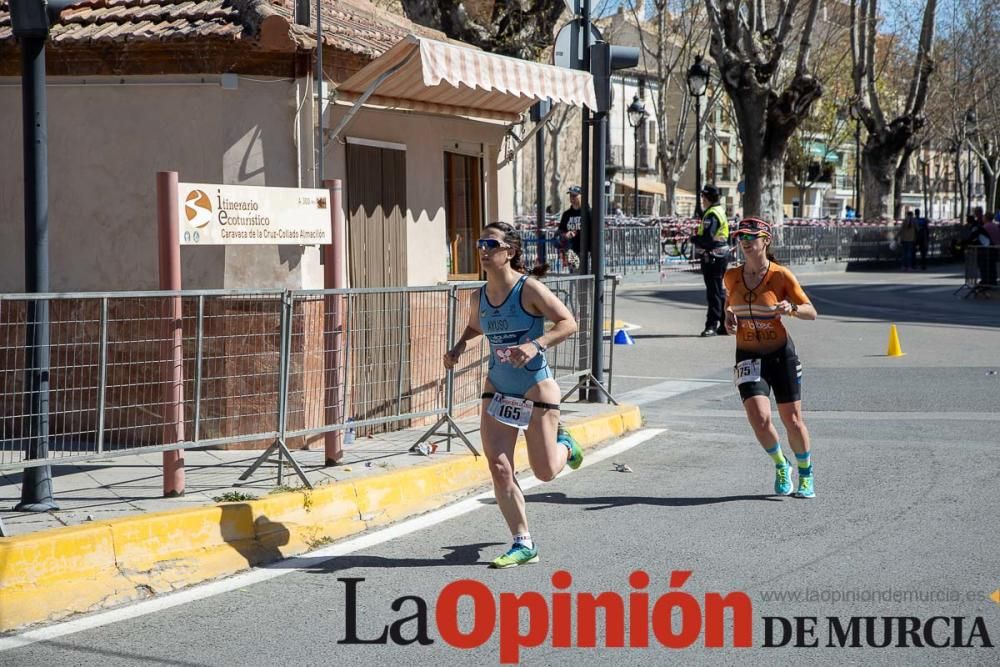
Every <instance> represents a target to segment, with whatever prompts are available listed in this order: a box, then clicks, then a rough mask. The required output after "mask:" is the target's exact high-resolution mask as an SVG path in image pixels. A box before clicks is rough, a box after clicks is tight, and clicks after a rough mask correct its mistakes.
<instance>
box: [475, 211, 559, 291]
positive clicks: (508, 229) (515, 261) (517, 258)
mask: <svg viewBox="0 0 1000 667" xmlns="http://www.w3.org/2000/svg"><path fill="white" fill-rule="evenodd" d="M486 229H495V230H497V231H498V232H500V233H501V234H503V242H504V243H506V244H507V245H509V246H510V247H511V248H513V249H514V256H513V257H511V258H510V268H512V269H514V270H515V271H517V272H519V273H526V274H528V275H530V276H534V277H535V278H542V277H544V276H545V274H547V273H548V272H549V265H548V264H539V265H536V266H534V267H533V268H531V269H530V270H528V269H526V268H525V266H524V259H523V257H522V248H521V235H520V234H518V233H517V230H516V229H514V226H513V225H511V224H510V223H507V222H491V223H490V224H488V225H486Z"/></svg>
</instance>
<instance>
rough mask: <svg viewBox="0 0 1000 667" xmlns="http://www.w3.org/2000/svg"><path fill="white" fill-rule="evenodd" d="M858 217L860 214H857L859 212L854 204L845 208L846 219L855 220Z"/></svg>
mask: <svg viewBox="0 0 1000 667" xmlns="http://www.w3.org/2000/svg"><path fill="white" fill-rule="evenodd" d="M857 217H858V214H857V212H855V210H854V207H853V206H848V207H847V208H846V209H845V211H844V219H845V220H854V219H855V218H857Z"/></svg>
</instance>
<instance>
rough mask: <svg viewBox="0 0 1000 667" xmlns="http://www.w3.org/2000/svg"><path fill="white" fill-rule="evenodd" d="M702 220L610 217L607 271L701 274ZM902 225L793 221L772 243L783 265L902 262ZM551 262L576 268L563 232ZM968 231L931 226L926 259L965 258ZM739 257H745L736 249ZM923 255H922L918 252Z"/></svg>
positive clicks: (549, 253)
mask: <svg viewBox="0 0 1000 667" xmlns="http://www.w3.org/2000/svg"><path fill="white" fill-rule="evenodd" d="M520 222H521V224H522V231H521V234H522V237H523V238H524V241H525V244H524V248H525V258H526V261H527V262H528V263H529V265H530V264H531V263H534V262H535V261H536V259H537V256H538V253H537V232H536V230H535V229H534V227H533V226H532V225H533V223H532V222H531V221H528V220H520ZM697 226H698V220H695V219H687V218H627V217H611V218H608V226H607V228H606V230H605V259H606V266H605V270H606V271H607V272H608V273H613V274H616V275H620V276H623V277H626V278H627V277H629V276H630V275H639V276H652V275H656V274H659V278H660V279H664V278H667V277H668V276H670V275H673V274H684V273H697V272H699V271H700V267H699V261H698V259H697V257H696V252H695V248H694V245H693V244H692V243H691V241H690V238H691V236H692V234H694V232H695V230H696V228H697ZM899 229H900V228H899V225H881V224H879V225H875V224H868V223H862V222H856V221H854V222H852V221H826V222H824V221H818V220H811V221H804V220H790V221H788V222H787V224H784V225H779V226H777V227H775V228H774V239H773V243H772V245H771V249H772V252H773V253H774V255H775V257H776V259H777V260H778V261H779V262H781V263H782V264H789V265H795V264H799V265H801V264H810V263H820V262H845V263H847V264H849V265H854V266H858V265H866V264H870V265H876V264H892V263H896V262H900V260H901V254H900V253H901V248H900V244H899V243H898V235H899ZM544 232H545V239H546V261H547V262H548V263H549V264H550V266H552V267H553V270H555V271H557V272H560V273H571V272H572V271H574V270H575V268H576V267H575V265H574V264H572V263H571V262H568V261H567V256H568V253H567V251H566V248H565V247H562V248H561V247H560V244H559V240H558V232H557V230H556V229H554V228H546V229H545V230H544ZM962 235H963V230H962V227H961V226H960V225H958V224H957V223H935V224H932V225H931V226H930V227H929V234H928V236H929V238H928V243H927V245H926V252H925V253H922V254H924V255H926V257H927V258H929V259H933V260H935V261H941V260H953V261H958V260H959V259H961V256H962V255H961V249H962V243H961V238H962ZM733 253H734V258H735V259H736V260H737V261H738V260H739V259H740V252H739V249H738V248H736V247H734V250H733ZM918 254H920V253H918Z"/></svg>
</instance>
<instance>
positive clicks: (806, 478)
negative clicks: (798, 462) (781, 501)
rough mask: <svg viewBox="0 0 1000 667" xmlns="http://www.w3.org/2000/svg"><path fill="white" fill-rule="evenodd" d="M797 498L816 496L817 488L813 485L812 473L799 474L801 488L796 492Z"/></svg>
mask: <svg viewBox="0 0 1000 667" xmlns="http://www.w3.org/2000/svg"><path fill="white" fill-rule="evenodd" d="M795 497H796V498H815V497H816V489H815V487H813V476H812V475H799V490H798V491H796V492H795Z"/></svg>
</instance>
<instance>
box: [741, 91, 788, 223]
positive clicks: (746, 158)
mask: <svg viewBox="0 0 1000 667" xmlns="http://www.w3.org/2000/svg"><path fill="white" fill-rule="evenodd" d="M731 99H732V101H733V107H734V109H735V111H736V117H737V119H738V120H739V126H740V138H741V139H742V141H743V174H744V183H745V186H746V192H745V193H744V194H743V215H744V216H758V217H761V218H763V219H765V220H768V221H770V222H771V223H772V224H775V225H780V224H781V223H782V222H784V219H785V209H784V200H785V196H784V195H785V192H784V191H785V157H784V156H785V148H786V147H787V145H788V141H787V139H786V140H785V141H784V142H780V143H779V142H778V141H769V142H765V141H764V133H765V131H766V129H767V122H766V120H765V115H766V111H765V110H766V109H767V101H766V99H759V100H758V99H754V98H752V97H750V96H744V97H742V98H736V97H734V98H731ZM748 128H753V130H752V131H748Z"/></svg>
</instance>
